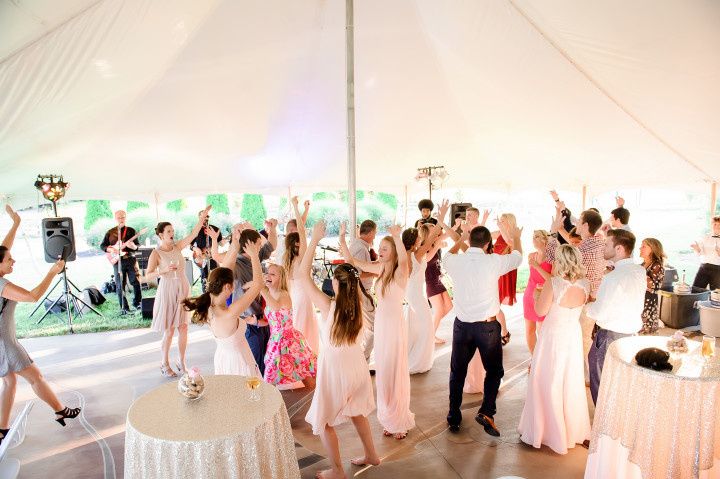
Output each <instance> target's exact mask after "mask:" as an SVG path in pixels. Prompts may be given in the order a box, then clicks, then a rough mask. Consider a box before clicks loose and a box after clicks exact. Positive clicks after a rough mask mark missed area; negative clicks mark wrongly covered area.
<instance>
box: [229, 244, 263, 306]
mask: <svg viewBox="0 0 720 479" xmlns="http://www.w3.org/2000/svg"><path fill="white" fill-rule="evenodd" d="M233 243H234V241H233ZM260 244H261V242H260V241H257V242H255V243H253V242H250V241H248V242H247V243H246V244H245V253H247V255H248V256H250V262H251V263H252V272H253V278H252V283H251V285H250V288H248V290H247V291H245V294H243V295H242V296H241V297H239V298H233V299H234V301H233V302H232V304H231V305H230V307H229V308H228V312H229V313H230V315H231V317H233V318H235V317H237V316H240V315H241V314H242V312H243V311H245V310H246V309H248V308H249V307H250V305H251V304H252V303H253V301H255V298H257V297H258V295H259V294H260V291H261V290H262V289H263V286H264V284H263V280H262V266H261V265H260V247H261V246H260Z"/></svg>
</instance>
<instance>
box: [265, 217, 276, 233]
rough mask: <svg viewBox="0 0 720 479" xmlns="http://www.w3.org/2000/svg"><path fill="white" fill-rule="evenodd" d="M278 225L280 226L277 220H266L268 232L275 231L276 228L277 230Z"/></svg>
mask: <svg viewBox="0 0 720 479" xmlns="http://www.w3.org/2000/svg"><path fill="white" fill-rule="evenodd" d="M277 225H278V220H276V219H275V218H270V219H267V220H265V229H266V230H268V231H269V230H274V229H275V228H277Z"/></svg>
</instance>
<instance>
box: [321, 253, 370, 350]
mask: <svg viewBox="0 0 720 479" xmlns="http://www.w3.org/2000/svg"><path fill="white" fill-rule="evenodd" d="M333 276H334V278H335V279H336V280H337V283H338V291H337V295H335V315H334V317H333V323H332V326H331V327H330V343H331V344H332V345H333V346H342V345H344V344H355V340H356V339H357V337H358V335H359V334H360V331H362V328H363V312H362V305H361V304H360V295H361V294H362V295H364V296H365V297H366V298H368V299H369V300H370V302H371V303H372V298H371V297H370V295H368V293H367V291H365V288H364V287H363V285H362V283H361V282H360V272H359V271H358V270H357V268H355V267H354V266H353V265H351V264H349V263H343V264H341V265H339V266H338V267H337V268H335V272H334V273H333Z"/></svg>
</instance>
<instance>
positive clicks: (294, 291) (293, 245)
mask: <svg viewBox="0 0 720 479" xmlns="http://www.w3.org/2000/svg"><path fill="white" fill-rule="evenodd" d="M292 205H293V210H294V211H295V221H296V222H297V229H298V230H297V232H296V233H290V234H288V235H287V236H286V237H285V253H284V254H283V257H282V264H283V267H284V268H285V271H286V272H287V278H288V279H287V282H288V289H289V290H290V298H291V299H292V315H293V320H294V325H295V328H296V329H297V330H298V331H300V332H301V333H302V335H303V336H304V337H305V341H306V342H307V344H308V345H309V346H310V349H311V350H312V351H313V352H314V353H315V354H317V353H319V352H320V330H319V329H318V323H317V319H316V318H315V308H314V307H313V304H312V301H310V297H309V296H308V295H307V293H305V291H303V287H302V284H301V283H300V281H298V280H297V278H296V274H297V271H296V269H297V266H298V265H299V264H300V261H301V260H302V257H303V256H304V255H305V251H306V250H307V233H306V232H305V218H306V217H307V213H308V210H309V203H308V202H306V203H305V212H304V213H303V214H301V213H300V209H299V208H298V198H297V196H293V198H292Z"/></svg>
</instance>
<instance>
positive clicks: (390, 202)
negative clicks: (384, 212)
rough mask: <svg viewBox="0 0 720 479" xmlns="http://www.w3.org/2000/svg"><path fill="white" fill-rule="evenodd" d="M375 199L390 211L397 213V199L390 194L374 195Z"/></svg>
mask: <svg viewBox="0 0 720 479" xmlns="http://www.w3.org/2000/svg"><path fill="white" fill-rule="evenodd" d="M375 197H376V198H377V199H378V200H379V201H380V202H381V203H384V204H386V205H387V206H388V207H389V208H390V209H391V210H393V211H397V205H398V202H397V197H396V196H395V195H393V194H392V193H382V192H380V193H376V194H375Z"/></svg>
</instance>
